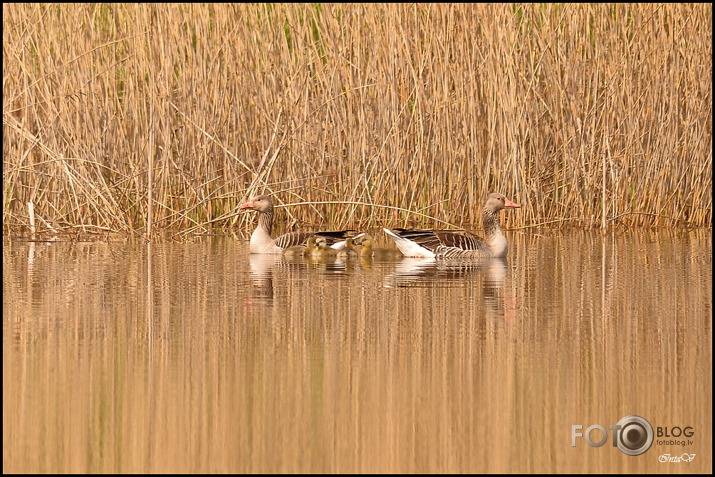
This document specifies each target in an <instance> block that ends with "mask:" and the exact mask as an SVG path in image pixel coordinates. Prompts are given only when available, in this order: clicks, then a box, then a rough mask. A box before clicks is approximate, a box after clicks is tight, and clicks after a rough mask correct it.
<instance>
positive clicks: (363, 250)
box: [355, 235, 404, 260]
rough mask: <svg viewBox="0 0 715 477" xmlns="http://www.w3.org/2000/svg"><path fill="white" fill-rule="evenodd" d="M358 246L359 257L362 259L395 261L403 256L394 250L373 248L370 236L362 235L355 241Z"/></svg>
mask: <svg viewBox="0 0 715 477" xmlns="http://www.w3.org/2000/svg"><path fill="white" fill-rule="evenodd" d="M355 243H357V244H358V245H360V256H361V257H364V258H377V259H378V260H397V259H400V258H402V257H404V255H402V252H400V251H399V250H397V249H394V248H374V247H373V240H372V236H370V235H363V236H362V237H360V238H359V239H358V240H356V241H355Z"/></svg>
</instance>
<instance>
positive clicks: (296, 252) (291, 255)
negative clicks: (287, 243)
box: [283, 245, 308, 260]
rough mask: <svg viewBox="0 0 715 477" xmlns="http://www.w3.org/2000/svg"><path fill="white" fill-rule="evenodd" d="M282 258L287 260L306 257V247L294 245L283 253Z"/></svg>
mask: <svg viewBox="0 0 715 477" xmlns="http://www.w3.org/2000/svg"><path fill="white" fill-rule="evenodd" d="M283 256H284V257H285V258H287V259H289V260H292V259H296V258H303V257H307V256H308V247H306V246H305V245H294V246H292V247H288V248H287V249H285V250H284V251H283Z"/></svg>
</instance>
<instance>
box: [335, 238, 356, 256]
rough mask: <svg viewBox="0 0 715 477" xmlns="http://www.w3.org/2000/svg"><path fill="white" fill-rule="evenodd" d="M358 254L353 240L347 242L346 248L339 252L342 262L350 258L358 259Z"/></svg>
mask: <svg viewBox="0 0 715 477" xmlns="http://www.w3.org/2000/svg"><path fill="white" fill-rule="evenodd" d="M357 256H358V252H357V250H356V249H355V241H354V240H353V239H352V238H349V239H346V240H345V247H343V249H342V250H340V251H339V252H338V258H339V259H340V260H346V259H350V258H356V257H357Z"/></svg>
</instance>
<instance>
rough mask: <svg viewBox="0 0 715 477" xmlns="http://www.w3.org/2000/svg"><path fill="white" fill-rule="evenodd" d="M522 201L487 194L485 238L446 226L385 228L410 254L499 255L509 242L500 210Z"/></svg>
mask: <svg viewBox="0 0 715 477" xmlns="http://www.w3.org/2000/svg"><path fill="white" fill-rule="evenodd" d="M519 207H521V206H520V205H519V204H517V203H515V202H512V201H510V200H509V199H507V198H506V197H504V195H502V194H497V193H492V194H489V196H487V199H486V201H485V202H484V208H483V209H482V224H483V226H484V238H479V237H475V236H470V235H465V234H461V233H456V232H450V231H445V230H406V229H395V230H394V231H393V230H389V229H383V230H384V231H385V232H386V233H387V234H388V235H389V236H390V237H391V238H392V240H394V241H395V245H397V248H399V249H400V251H401V252H402V253H403V254H404V255H405V256H407V257H428V258H431V257H434V258H500V257H506V254H507V251H508V250H509V246H508V244H507V241H506V237H504V235H502V232H501V229H500V228H499V211H501V210H502V209H517V208H519Z"/></svg>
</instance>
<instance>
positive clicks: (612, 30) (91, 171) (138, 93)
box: [3, 4, 712, 233]
mask: <svg viewBox="0 0 715 477" xmlns="http://www.w3.org/2000/svg"><path fill="white" fill-rule="evenodd" d="M711 15H712V6H711V5H709V4H683V5H675V4H661V5H652V4H636V5H627V4H616V5H613V4H568V5H564V4H523V5H522V4H514V5H504V4H487V5H467V4H424V5H423V4H412V5H407V4H389V5H388V4H383V5H347V4H329V5H323V4H293V5H291V4H284V5H280V4H259V5H249V4H237V5H218V4H216V5H214V4H207V5H193V4H189V5H186V4H183V5H166V6H165V5H153V4H141V5H140V4H77V5H74V4H73V5H48V4H13V5H8V6H6V8H4V10H3V27H4V51H5V53H6V54H5V55H3V71H4V78H3V80H4V90H3V92H4V95H3V101H4V103H3V132H4V141H3V152H4V167H3V188H4V189H3V195H4V201H3V230H4V232H5V233H9V232H11V231H19V232H22V231H23V230H26V228H27V226H28V225H27V224H28V220H29V218H28V216H27V211H26V209H25V207H24V204H26V203H27V202H28V201H29V200H30V199H32V200H33V202H34V204H35V208H36V209H37V212H38V213H39V214H40V215H41V216H43V217H46V218H47V221H48V223H52V224H54V226H55V228H56V230H57V231H59V232H62V231H63V230H67V229H71V228H75V227H78V226H81V227H83V228H84V229H85V230H86V231H88V232H90V231H91V230H94V229H101V230H105V229H109V230H116V231H129V232H142V233H148V232H149V230H150V229H154V230H157V229H161V228H168V229H171V230H172V231H174V230H177V231H184V232H186V231H188V230H192V229H195V228H196V227H198V228H199V229H202V230H207V229H208V228H209V227H214V226H218V227H224V228H226V227H239V228H241V229H243V228H250V225H249V223H250V220H249V219H248V218H247V217H245V216H237V215H236V214H235V213H234V212H235V208H236V206H237V205H238V202H239V201H240V200H244V199H247V198H249V197H251V196H253V195H256V194H257V193H260V192H268V193H271V194H274V195H276V196H277V202H279V203H280V202H281V201H283V202H286V203H289V202H292V203H296V202H298V203H310V204H312V206H311V207H295V208H291V209H290V211H289V213H288V214H287V215H288V218H287V219H288V220H289V222H290V224H297V223H301V222H318V221H324V222H329V223H330V225H332V226H334V227H336V228H343V227H350V228H355V227H366V226H377V225H389V226H405V225H419V226H432V225H437V224H438V223H439V221H443V222H447V223H453V224H457V225H458V226H460V227H461V226H466V227H473V226H474V224H478V223H479V219H480V214H481V204H482V200H483V197H484V196H485V195H486V194H487V193H488V192H491V191H501V192H503V193H505V194H506V195H508V196H510V198H512V199H514V200H516V201H518V202H519V203H521V204H522V205H523V206H524V207H523V208H522V209H521V210H520V211H519V213H518V214H505V217H504V222H505V225H506V227H507V228H509V227H512V228H513V227H525V226H529V225H534V224H544V223H550V224H552V226H556V227H565V226H585V227H592V226H593V227H598V226H600V227H604V226H605V225H607V224H610V223H613V224H618V225H623V226H671V225H684V224H686V225H691V226H708V227H709V226H711V223H712V198H711V197H712V177H711V175H712V152H711V151H712V106H711V104H712V86H711V81H710V80H711V77H712V75H711V71H712V58H711V52H712V22H711ZM281 190H284V191H285V192H283V193H282V192H281ZM358 204H376V205H379V206H382V207H372V208H371V207H363V206H361V205H358ZM427 210H429V213H428V214H424V215H425V216H420V215H418V214H415V213H411V212H407V211H412V212H419V211H427ZM437 218H439V220H437Z"/></svg>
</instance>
